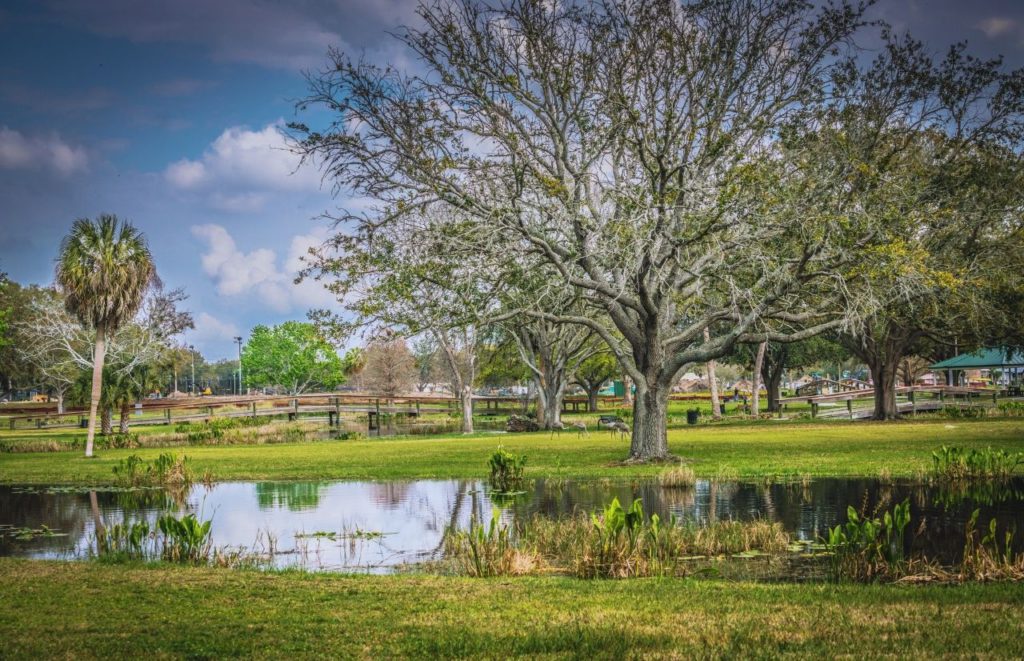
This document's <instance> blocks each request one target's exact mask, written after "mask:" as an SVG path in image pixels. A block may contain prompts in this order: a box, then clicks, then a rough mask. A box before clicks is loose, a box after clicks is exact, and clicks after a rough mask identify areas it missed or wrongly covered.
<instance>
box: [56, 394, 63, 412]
mask: <svg viewBox="0 0 1024 661" xmlns="http://www.w3.org/2000/svg"><path fill="white" fill-rule="evenodd" d="M57 415H64V391H63V390H58V391H57Z"/></svg>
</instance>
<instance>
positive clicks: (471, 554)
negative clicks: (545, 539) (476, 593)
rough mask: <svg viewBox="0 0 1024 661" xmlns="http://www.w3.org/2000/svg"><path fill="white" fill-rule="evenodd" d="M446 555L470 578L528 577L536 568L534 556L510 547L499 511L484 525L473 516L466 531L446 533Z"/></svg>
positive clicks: (495, 510) (523, 550)
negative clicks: (524, 575) (522, 575)
mask: <svg viewBox="0 0 1024 661" xmlns="http://www.w3.org/2000/svg"><path fill="white" fill-rule="evenodd" d="M444 547H445V555H446V556H448V557H451V558H454V559H455V560H456V562H457V563H458V564H459V565H460V567H461V569H462V571H463V572H464V573H465V574H467V575H469V576H476V577H485V576H506V575H519V574H527V573H530V572H531V571H532V570H534V569H535V568H536V567H537V566H538V558H537V555H536V554H535V553H533V552H531V551H529V550H527V549H521V548H518V547H516V546H515V545H514V544H513V543H512V539H511V533H510V531H509V527H508V524H506V523H504V522H502V521H501V511H500V510H499V509H498V508H497V507H495V508H493V509H492V510H491V520H490V522H489V523H488V524H487V525H484V524H483V523H481V522H480V521H479V520H477V518H476V517H475V516H474V517H473V518H472V519H471V520H470V524H469V530H451V529H449V530H448V531H446V533H445V538H444Z"/></svg>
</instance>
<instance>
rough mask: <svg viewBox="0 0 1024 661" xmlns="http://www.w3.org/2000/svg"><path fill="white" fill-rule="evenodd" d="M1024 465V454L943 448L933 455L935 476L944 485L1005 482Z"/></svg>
mask: <svg viewBox="0 0 1024 661" xmlns="http://www.w3.org/2000/svg"><path fill="white" fill-rule="evenodd" d="M1021 464H1024V453H1021V452H1013V453H1011V452H1007V451H1006V450H993V449H992V448H991V447H989V448H985V449H984V450H973V449H972V450H966V449H964V448H961V447H947V446H945V445H943V446H942V447H940V448H939V449H938V450H936V451H934V452H932V475H933V476H934V477H935V478H937V479H939V480H943V481H949V482H956V481H959V480H1006V479H1009V478H1010V477H1012V476H1013V473H1014V472H1015V471H1016V470H1017V467H1018V466H1020V465H1021Z"/></svg>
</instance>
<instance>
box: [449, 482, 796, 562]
mask: <svg viewBox="0 0 1024 661" xmlns="http://www.w3.org/2000/svg"><path fill="white" fill-rule="evenodd" d="M789 541H790V540H789V536H788V535H787V534H786V532H785V531H784V530H783V529H782V526H781V525H779V524H777V523H768V522H764V521H754V522H739V521H715V522H709V523H708V524H707V525H698V524H697V523H695V522H687V523H680V522H679V521H678V520H677V519H676V518H675V517H674V516H673V517H669V519H668V520H665V521H663V520H662V519H661V518H660V517H658V515H656V514H652V515H651V516H650V517H648V516H647V515H646V514H645V513H644V510H643V503H642V502H641V501H639V500H634V501H633V502H632V503H631V504H630V505H629V507H623V506H622V504H621V503H620V502H619V500H618V499H613V500H612V501H611V502H610V503H608V505H606V506H605V507H604V508H602V509H601V510H598V511H596V512H594V513H593V514H590V515H583V514H580V515H577V516H572V517H568V518H562V519H549V518H547V517H544V516H540V515H535V516H534V517H532V518H530V519H528V520H526V521H523V522H521V523H520V524H519V525H518V526H517V527H516V528H515V530H510V529H509V528H508V527H507V526H506V525H505V524H501V523H499V519H498V516H497V514H495V515H493V516H492V518H491V522H490V524H489V525H487V526H485V525H483V524H480V523H478V522H476V521H474V522H473V523H472V524H471V526H470V529H469V531H459V530H455V529H449V530H447V531H446V532H445V547H444V548H445V556H446V558H448V559H449V560H451V561H453V562H454V565H455V569H456V571H459V572H462V573H465V574H468V575H470V576H497V575H503V574H522V573H536V572H537V571H541V570H545V571H554V572H560V573H565V574H569V575H571V576H577V577H580V578H628V577H634V576H671V575H677V574H680V573H685V571H686V569H685V563H687V562H689V561H690V560H694V559H700V558H710V557H721V556H727V555H733V554H739V553H749V552H752V551H757V552H760V553H763V554H781V553H785V552H786V551H787V549H788V546H789Z"/></svg>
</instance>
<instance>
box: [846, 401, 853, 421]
mask: <svg viewBox="0 0 1024 661" xmlns="http://www.w3.org/2000/svg"><path fill="white" fill-rule="evenodd" d="M846 411H847V413H849V414H850V420H853V398H850V399H848V400H846Z"/></svg>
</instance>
